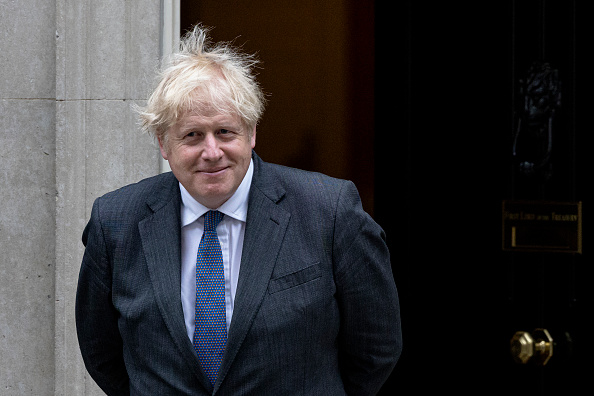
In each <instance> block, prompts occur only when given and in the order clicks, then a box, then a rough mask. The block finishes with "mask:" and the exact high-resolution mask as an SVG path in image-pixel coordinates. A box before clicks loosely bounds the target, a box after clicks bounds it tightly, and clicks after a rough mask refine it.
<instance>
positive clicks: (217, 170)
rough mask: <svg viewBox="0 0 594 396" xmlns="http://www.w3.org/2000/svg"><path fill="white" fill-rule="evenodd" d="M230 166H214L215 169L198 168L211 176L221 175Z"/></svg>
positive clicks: (200, 171)
mask: <svg viewBox="0 0 594 396" xmlns="http://www.w3.org/2000/svg"><path fill="white" fill-rule="evenodd" d="M227 168H228V167H226V166H225V167H220V168H213V169H200V170H198V172H199V173H202V174H205V175H209V176H216V175H219V174H221V173H223V172H224V171H225V170H227Z"/></svg>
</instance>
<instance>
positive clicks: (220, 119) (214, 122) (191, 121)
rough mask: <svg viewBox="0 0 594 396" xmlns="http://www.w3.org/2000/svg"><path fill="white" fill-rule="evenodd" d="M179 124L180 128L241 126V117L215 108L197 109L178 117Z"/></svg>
mask: <svg viewBox="0 0 594 396" xmlns="http://www.w3.org/2000/svg"><path fill="white" fill-rule="evenodd" d="M177 126H178V127H179V128H180V129H186V128H192V127H196V126H204V127H208V126H228V127H231V126H233V127H240V126H241V118H240V117H239V116H237V115H235V114H231V113H221V112H217V111H215V110H212V111H210V110H209V111H206V112H205V111H203V110H200V111H197V110H194V111H192V112H189V113H186V114H183V115H182V116H181V117H179V118H178V121H177Z"/></svg>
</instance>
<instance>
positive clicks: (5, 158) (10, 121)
mask: <svg viewBox="0 0 594 396" xmlns="http://www.w3.org/2000/svg"><path fill="white" fill-rule="evenodd" d="M0 32H1V33H0V126H1V130H0V395H49V394H53V391H54V382H53V381H54V298H55V295H54V270H55V238H54V231H55V167H54V159H55V100H54V97H55V4H54V2H53V1H47V0H19V1H9V0H0Z"/></svg>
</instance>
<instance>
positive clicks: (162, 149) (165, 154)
mask: <svg viewBox="0 0 594 396" xmlns="http://www.w3.org/2000/svg"><path fill="white" fill-rule="evenodd" d="M157 140H159V150H161V156H163V159H165V160H167V150H166V149H165V146H164V145H163V140H162V138H160V137H158V138H157Z"/></svg>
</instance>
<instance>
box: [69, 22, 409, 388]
mask: <svg viewBox="0 0 594 396" xmlns="http://www.w3.org/2000/svg"><path fill="white" fill-rule="evenodd" d="M254 64H255V61H254V60H253V58H252V57H250V56H246V55H244V54H241V53H239V52H238V51H236V50H235V49H234V48H232V47H230V46H229V45H227V44H211V43H210V42H209V41H208V40H207V37H206V31H205V30H204V29H202V28H201V27H199V26H197V27H196V28H195V29H194V30H193V31H192V32H190V33H189V34H188V35H186V37H185V38H184V39H183V40H182V45H181V51H180V52H179V53H178V54H176V55H175V56H174V57H173V59H172V61H171V64H170V65H169V66H168V67H167V68H165V70H164V72H163V75H162V79H161V82H160V84H159V85H158V86H157V88H156V89H155V92H154V93H153V94H152V95H151V97H150V99H149V101H148V104H147V107H146V108H145V109H143V110H142V112H141V118H142V121H143V125H144V128H145V129H146V130H147V131H149V132H150V133H151V134H153V135H154V136H155V137H156V138H157V139H158V142H159V147H160V150H161V153H162V155H163V157H164V158H165V159H167V160H168V161H169V164H170V166H171V169H172V172H170V173H165V174H162V175H158V176H155V177H152V178H149V179H145V180H143V181H141V182H139V183H137V184H134V185H130V186H126V187H124V188H121V189H119V190H117V191H114V192H111V193H109V194H106V195H105V196H103V197H101V198H99V199H97V200H96V202H95V203H94V205H93V211H92V213H91V219H90V221H89V223H88V225H87V227H86V228H85V230H84V233H83V243H84V244H85V246H86V249H85V254H84V257H83V261H82V265H81V270H80V277H79V283H78V291H77V300H76V323H77V332H78V338H79V344H80V348H81V352H82V356H83V359H84V362H85V365H86V367H87V369H88V371H89V373H90V374H91V376H92V377H93V379H94V380H95V381H96V382H97V384H98V385H99V386H100V387H101V388H102V389H103V390H104V391H105V392H106V393H107V394H108V395H128V394H131V395H214V394H217V395H258V396H260V395H325V396H329V395H345V394H353V395H367V394H375V393H377V391H378V390H379V389H380V387H381V386H382V384H383V383H384V381H385V380H386V378H387V377H388V376H389V374H390V372H391V371H392V369H393V367H394V365H395V364H396V361H397V360H398V357H399V355H400V351H401V333H400V316H399V305H398V297H397V292H396V287H395V284H394V280H393V275H392V271H391V266H390V260H389V253H388V250H387V247H386V244H385V242H384V239H383V237H384V235H383V231H382V230H381V228H380V227H379V226H378V225H377V224H376V223H375V222H374V221H373V220H372V219H371V218H370V217H369V216H368V215H367V214H366V213H365V212H364V211H363V209H362V207H361V203H360V200H359V196H358V193H357V190H356V188H355V187H354V185H353V184H352V183H351V182H347V181H344V180H338V179H333V178H330V177H327V176H324V175H321V174H318V173H311V172H305V171H300V170H296V169H291V168H286V167H282V166H278V165H273V164H268V163H266V162H263V161H262V160H261V159H260V158H259V157H258V156H257V155H256V154H255V152H253V149H254V147H255V144H256V125H257V123H258V120H259V119H260V117H261V114H262V111H263V107H264V105H263V95H262V92H261V90H260V88H259V86H258V84H257V83H256V81H255V79H254V76H253V73H252V67H253V66H254Z"/></svg>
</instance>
